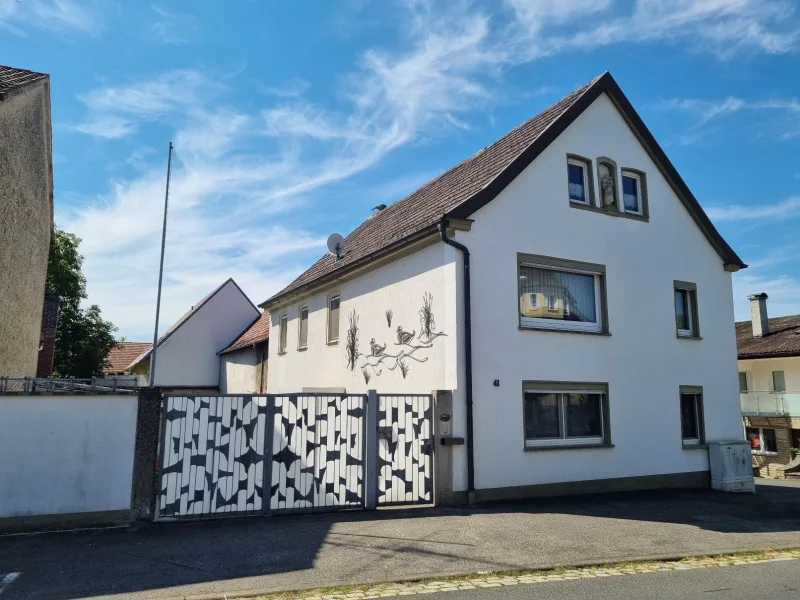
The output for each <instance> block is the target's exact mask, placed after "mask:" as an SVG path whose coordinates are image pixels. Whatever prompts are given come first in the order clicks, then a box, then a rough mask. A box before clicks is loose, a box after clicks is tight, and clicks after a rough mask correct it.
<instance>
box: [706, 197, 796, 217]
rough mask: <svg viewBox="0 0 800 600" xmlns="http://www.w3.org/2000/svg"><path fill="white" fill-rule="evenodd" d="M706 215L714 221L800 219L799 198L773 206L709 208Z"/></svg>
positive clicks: (755, 205)
mask: <svg viewBox="0 0 800 600" xmlns="http://www.w3.org/2000/svg"><path fill="white" fill-rule="evenodd" d="M706 214H708V216H709V217H710V218H711V219H712V220H714V221H750V220H757V219H788V218H800V197H795V196H793V197H791V198H787V199H786V200H783V201H781V202H776V203H774V204H753V205H748V206H744V205H741V204H731V205H730V206H711V207H709V208H707V209H706Z"/></svg>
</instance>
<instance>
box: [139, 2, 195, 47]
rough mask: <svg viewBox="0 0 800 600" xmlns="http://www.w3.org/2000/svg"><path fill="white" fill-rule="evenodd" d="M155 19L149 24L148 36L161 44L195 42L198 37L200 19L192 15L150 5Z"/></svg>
mask: <svg viewBox="0 0 800 600" xmlns="http://www.w3.org/2000/svg"><path fill="white" fill-rule="evenodd" d="M151 8H152V10H153V12H154V13H155V14H156V16H157V19H156V20H155V21H153V23H151V24H150V27H149V28H148V33H149V35H150V37H151V38H152V39H153V40H155V41H157V42H160V43H162V44H171V45H181V44H189V43H191V42H195V41H197V40H198V38H199V37H200V20H199V19H198V18H197V17H195V16H194V15H187V14H179V13H173V12H169V11H168V10H166V9H164V8H162V7H160V6H156V5H154V6H152V7H151Z"/></svg>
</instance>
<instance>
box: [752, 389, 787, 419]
mask: <svg viewBox="0 0 800 600" xmlns="http://www.w3.org/2000/svg"><path fill="white" fill-rule="evenodd" d="M739 397H740V398H741V401H742V414H743V415H745V416H781V417H800V392H742V393H740V394H739Z"/></svg>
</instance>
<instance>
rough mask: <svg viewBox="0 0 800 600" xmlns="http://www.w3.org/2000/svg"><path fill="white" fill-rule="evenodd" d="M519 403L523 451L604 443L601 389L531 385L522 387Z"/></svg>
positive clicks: (577, 385)
mask: <svg viewBox="0 0 800 600" xmlns="http://www.w3.org/2000/svg"><path fill="white" fill-rule="evenodd" d="M523 402H524V427H525V446H526V447H527V448H536V447H540V446H541V447H547V446H573V445H596V444H606V443H608V432H607V431H606V422H607V418H606V414H605V413H606V411H607V410H608V401H607V392H606V391H605V389H604V388H603V387H602V386H591V387H589V388H585V387H584V386H582V385H581V384H580V383H575V384H558V385H553V387H552V388H549V389H548V385H547V384H546V383H541V384H539V383H538V382H532V383H530V384H525V385H524V386H523Z"/></svg>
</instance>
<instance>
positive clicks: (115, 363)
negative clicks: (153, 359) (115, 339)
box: [103, 342, 153, 374]
mask: <svg viewBox="0 0 800 600" xmlns="http://www.w3.org/2000/svg"><path fill="white" fill-rule="evenodd" d="M152 345H153V344H151V343H150V342H120V343H119V346H117V347H116V348H112V349H111V352H109V353H108V359H107V360H108V365H107V366H106V368H105V369H103V372H104V373H106V374H111V373H119V372H120V371H127V369H128V367H129V366H130V364H131V362H133V359H134V358H136V357H137V356H139V355H140V354H141V353H142V352H146V351H148V350H150V347H151V346H152Z"/></svg>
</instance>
